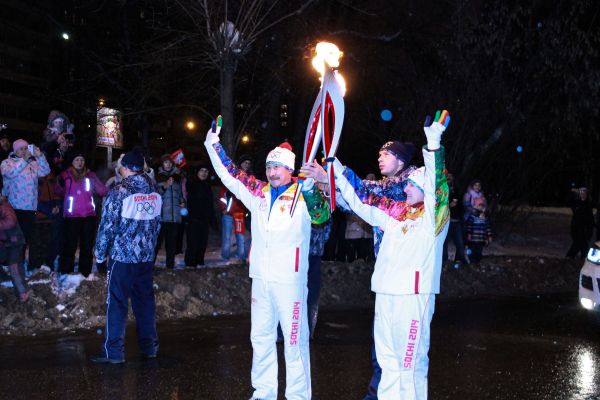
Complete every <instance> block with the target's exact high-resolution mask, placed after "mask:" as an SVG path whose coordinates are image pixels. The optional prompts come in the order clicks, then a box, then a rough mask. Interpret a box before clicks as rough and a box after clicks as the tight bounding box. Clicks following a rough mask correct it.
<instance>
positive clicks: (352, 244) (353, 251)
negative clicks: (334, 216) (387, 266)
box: [346, 212, 373, 262]
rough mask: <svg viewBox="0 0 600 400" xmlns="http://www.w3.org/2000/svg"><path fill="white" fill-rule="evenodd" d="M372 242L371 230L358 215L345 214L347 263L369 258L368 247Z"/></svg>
mask: <svg viewBox="0 0 600 400" xmlns="http://www.w3.org/2000/svg"><path fill="white" fill-rule="evenodd" d="M370 242H373V230H372V229H371V226H370V225H369V224H367V223H366V222H365V221H364V220H363V219H361V218H360V217H359V216H358V215H356V214H355V213H353V212H351V213H348V214H346V257H347V261H348V262H353V261H354V260H356V259H359V258H362V259H363V260H367V259H368V258H369V253H368V249H369V247H368V245H369V243H370Z"/></svg>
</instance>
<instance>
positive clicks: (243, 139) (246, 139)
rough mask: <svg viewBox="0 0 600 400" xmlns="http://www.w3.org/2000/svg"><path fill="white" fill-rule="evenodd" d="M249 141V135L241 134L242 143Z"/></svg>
mask: <svg viewBox="0 0 600 400" xmlns="http://www.w3.org/2000/svg"><path fill="white" fill-rule="evenodd" d="M249 141H250V136H248V135H244V136H242V143H248V142H249Z"/></svg>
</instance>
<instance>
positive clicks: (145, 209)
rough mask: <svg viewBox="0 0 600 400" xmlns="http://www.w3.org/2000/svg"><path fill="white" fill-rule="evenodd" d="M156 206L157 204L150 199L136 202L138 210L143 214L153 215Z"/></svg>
mask: <svg viewBox="0 0 600 400" xmlns="http://www.w3.org/2000/svg"><path fill="white" fill-rule="evenodd" d="M155 208H156V206H155V205H154V202H152V203H150V202H148V201H145V202H140V203H137V204H136V209H137V212H139V213H142V214H149V215H153V214H154V209H155Z"/></svg>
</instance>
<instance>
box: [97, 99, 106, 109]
mask: <svg viewBox="0 0 600 400" xmlns="http://www.w3.org/2000/svg"><path fill="white" fill-rule="evenodd" d="M104 103H105V100H104V98H103V97H100V98H99V99H98V105H99V106H100V107H104Z"/></svg>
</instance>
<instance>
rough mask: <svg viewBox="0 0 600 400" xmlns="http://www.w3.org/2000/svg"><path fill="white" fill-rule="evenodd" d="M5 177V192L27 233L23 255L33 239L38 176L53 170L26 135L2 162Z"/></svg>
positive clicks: (24, 233)
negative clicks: (27, 139)
mask: <svg viewBox="0 0 600 400" xmlns="http://www.w3.org/2000/svg"><path fill="white" fill-rule="evenodd" d="M0 170H1V171H2V177H3V178H4V187H3V189H2V192H3V194H4V195H5V196H6V197H8V202H9V203H10V205H11V206H12V207H13V208H14V210H15V213H16V215H17V220H18V221H19V226H20V227H21V230H22V232H23V235H24V236H25V246H23V258H24V257H25V251H26V249H25V248H26V246H27V244H28V243H30V242H31V234H32V231H33V224H34V223H35V212H36V210H37V203H38V179H39V178H41V177H44V176H46V175H48V174H49V173H50V166H49V165H48V161H46V157H45V156H44V154H43V153H42V152H41V151H40V149H39V148H38V147H37V146H35V145H31V146H30V145H29V144H28V143H27V142H26V141H25V140H23V139H17V140H15V142H14V143H13V152H12V153H10V155H9V157H8V158H7V159H6V160H4V161H2V164H1V165H0Z"/></svg>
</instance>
